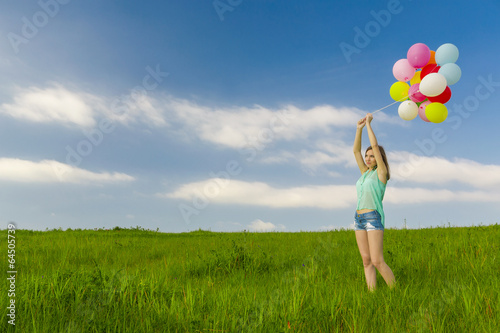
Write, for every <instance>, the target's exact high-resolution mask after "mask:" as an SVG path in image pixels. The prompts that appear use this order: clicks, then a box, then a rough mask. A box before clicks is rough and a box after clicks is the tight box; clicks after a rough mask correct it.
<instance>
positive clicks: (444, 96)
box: [427, 86, 451, 104]
mask: <svg viewBox="0 0 500 333" xmlns="http://www.w3.org/2000/svg"><path fill="white" fill-rule="evenodd" d="M427 98H428V99H429V101H431V102H432V103H435V102H437V103H441V104H444V103H446V102H448V101H449V100H450V98H451V89H450V87H448V86H447V87H446V89H444V91H443V92H442V93H441V94H440V95H437V96H434V97H427Z"/></svg>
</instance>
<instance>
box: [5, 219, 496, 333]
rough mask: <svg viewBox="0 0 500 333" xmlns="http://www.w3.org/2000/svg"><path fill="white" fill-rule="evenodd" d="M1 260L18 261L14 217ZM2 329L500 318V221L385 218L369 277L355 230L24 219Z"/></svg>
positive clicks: (352, 325) (230, 328) (427, 323)
mask: <svg viewBox="0 0 500 333" xmlns="http://www.w3.org/2000/svg"><path fill="white" fill-rule="evenodd" d="M2 232H3V233H4V236H2V237H1V241H0V244H1V246H0V248H1V249H3V251H4V254H3V255H2V258H3V259H2V267H3V268H4V271H8V270H9V268H8V265H9V264H8V259H9V258H8V254H7V230H2ZM15 237H16V238H15V240H16V243H15V244H16V247H15V251H16V253H15V265H16V266H15V267H16V269H17V271H18V274H17V277H16V286H15V289H16V290H15V301H16V303H15V306H16V308H15V323H16V325H15V330H14V327H13V326H12V325H10V324H9V323H8V320H9V317H8V316H7V314H8V313H9V310H8V309H7V305H8V304H9V303H8V302H9V297H8V296H7V295H8V293H9V281H8V280H5V279H4V282H3V283H2V284H1V287H0V293H1V294H2V311H1V312H2V316H1V317H2V322H1V324H0V331H2V332H14V331H16V332H51V333H52V332H500V314H499V313H500V306H499V302H500V297H499V290H500V256H499V255H500V225H498V224H497V225H492V226H481V227H468V228H453V227H448V228H445V227H439V228H429V229H420V230H394V229H388V230H386V232H385V236H384V237H385V243H384V256H385V260H386V262H387V263H388V264H389V266H390V267H391V268H392V270H393V272H394V274H395V276H396V279H397V287H396V288H395V289H394V290H390V289H389V288H388V287H387V286H386V285H385V282H384V281H383V279H382V278H381V276H380V275H378V280H377V281H378V288H377V290H376V291H375V292H374V293H370V292H368V291H367V288H366V284H365V280H364V273H363V267H362V261H361V257H360V255H359V252H358V249H357V245H356V241H355V237H354V232H353V231H348V230H341V231H330V232H301V233H281V232H279V233H278V232H276V233H248V232H242V233H215V232H208V231H201V230H200V231H195V232H191V233H183V234H166V233H159V232H154V231H149V230H143V229H142V228H140V227H137V228H134V229H120V228H115V229H114V230H67V231H60V230H52V231H43V232H42V231H30V230H16V232H15Z"/></svg>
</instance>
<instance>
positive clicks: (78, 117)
mask: <svg viewBox="0 0 500 333" xmlns="http://www.w3.org/2000/svg"><path fill="white" fill-rule="evenodd" d="M13 99H14V100H13V103H12V104H2V105H1V106H0V113H3V114H6V115H9V116H11V117H13V118H16V119H22V120H27V121H31V122H40V123H51V122H56V123H61V124H64V125H69V124H73V125H78V126H83V127H90V126H95V123H96V122H95V120H94V116H95V114H94V110H93V108H92V107H91V104H93V103H95V102H96V100H95V98H94V97H93V96H91V95H89V94H84V93H75V92H71V91H69V90H67V89H66V88H64V87H62V86H60V85H57V84H53V85H52V86H51V87H48V88H44V89H41V88H36V87H30V88H27V89H19V90H18V91H17V94H16V95H15V96H14V98H13Z"/></svg>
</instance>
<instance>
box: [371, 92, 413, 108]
mask: <svg viewBox="0 0 500 333" xmlns="http://www.w3.org/2000/svg"><path fill="white" fill-rule="evenodd" d="M419 92H420V90H418V89H417V90H416V91H414V92H413V94H412V96H413V95H415V94H416V93H419ZM408 97H409V95H408V96H405V97H403V98H401V99H398V100H397V101H395V102H392V103H391V104H389V105H386V106H384V107H383V108H380V109H378V110H375V111H373V112H372V114H374V113H377V112H379V111H382V110H383V109H387V108H388V107H389V106H392V105H394V104H396V103H399V102H402V101H406V100H407V99H408Z"/></svg>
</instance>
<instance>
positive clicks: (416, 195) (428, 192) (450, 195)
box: [384, 186, 500, 204]
mask: <svg viewBox="0 0 500 333" xmlns="http://www.w3.org/2000/svg"><path fill="white" fill-rule="evenodd" d="M427 202H428V203H438V202H440V203H442V202H500V191H498V190H496V191H480V190H474V191H451V190H447V189H436V190H435V189H426V188H419V187H404V188H401V187H390V186H389V187H387V190H386V193H385V197H384V203H391V204H414V203H427Z"/></svg>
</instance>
